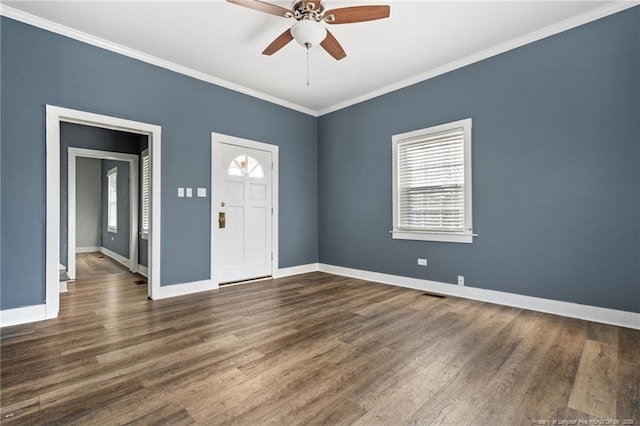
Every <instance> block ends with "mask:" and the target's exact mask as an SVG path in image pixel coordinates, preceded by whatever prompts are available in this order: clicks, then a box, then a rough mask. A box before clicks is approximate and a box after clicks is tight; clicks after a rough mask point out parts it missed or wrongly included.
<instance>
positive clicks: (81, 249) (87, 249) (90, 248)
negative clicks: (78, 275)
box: [67, 246, 100, 275]
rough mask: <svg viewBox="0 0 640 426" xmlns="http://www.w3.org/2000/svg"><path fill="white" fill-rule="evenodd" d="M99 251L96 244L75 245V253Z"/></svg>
mask: <svg viewBox="0 0 640 426" xmlns="http://www.w3.org/2000/svg"><path fill="white" fill-rule="evenodd" d="M99 251H100V247H98V246H87V247H76V254H77V253H96V252H99ZM67 263H68V262H67ZM67 273H68V271H67ZM74 275H75V274H74Z"/></svg>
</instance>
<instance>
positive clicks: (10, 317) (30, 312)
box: [0, 304, 47, 327]
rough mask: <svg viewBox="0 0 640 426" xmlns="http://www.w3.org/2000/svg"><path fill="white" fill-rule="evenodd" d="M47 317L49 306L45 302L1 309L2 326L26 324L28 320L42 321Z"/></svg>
mask: <svg viewBox="0 0 640 426" xmlns="http://www.w3.org/2000/svg"><path fill="white" fill-rule="evenodd" d="M45 319H47V308H46V305H45V304H42V305H34V306H25V307H24V308H15V309H5V310H4V311H0V327H9V326H12V325H18V324H26V323H28V322H34V321H42V320H45Z"/></svg>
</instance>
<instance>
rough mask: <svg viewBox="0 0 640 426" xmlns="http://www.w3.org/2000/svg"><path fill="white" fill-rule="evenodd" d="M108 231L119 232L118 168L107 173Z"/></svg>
mask: <svg viewBox="0 0 640 426" xmlns="http://www.w3.org/2000/svg"><path fill="white" fill-rule="evenodd" d="M107 230H108V231H110V232H116V231H117V230H118V168H117V167H114V168H113V169H111V170H109V171H108V172H107Z"/></svg>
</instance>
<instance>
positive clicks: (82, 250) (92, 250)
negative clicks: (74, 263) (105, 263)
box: [76, 246, 101, 254]
mask: <svg viewBox="0 0 640 426" xmlns="http://www.w3.org/2000/svg"><path fill="white" fill-rule="evenodd" d="M100 248H101V247H99V246H89V247H76V254H77V253H96V252H99V251H100Z"/></svg>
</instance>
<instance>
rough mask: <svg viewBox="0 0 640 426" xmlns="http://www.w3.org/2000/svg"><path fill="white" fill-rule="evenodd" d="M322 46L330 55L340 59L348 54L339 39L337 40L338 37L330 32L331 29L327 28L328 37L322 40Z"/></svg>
mask: <svg viewBox="0 0 640 426" xmlns="http://www.w3.org/2000/svg"><path fill="white" fill-rule="evenodd" d="M320 46H322V48H323V49H324V50H326V51H327V53H328V54H329V55H331V56H333V57H334V59H336V60H338V61H339V60H340V59H342V58H344V57H345V56H347V54H346V53H345V51H344V49H343V48H342V46H340V43H338V40H336V38H335V37H334V36H333V34H331V33H330V32H329V30H327V37H325V39H324V40H322V43H320Z"/></svg>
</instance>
